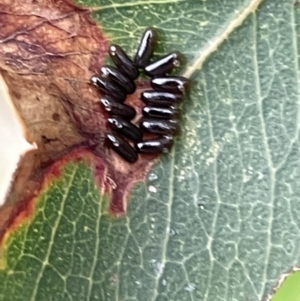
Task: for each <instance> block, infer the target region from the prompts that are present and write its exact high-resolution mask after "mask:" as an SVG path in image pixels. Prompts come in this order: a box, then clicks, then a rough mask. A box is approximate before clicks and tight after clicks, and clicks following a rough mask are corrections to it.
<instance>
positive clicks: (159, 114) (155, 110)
mask: <svg viewBox="0 0 300 301" xmlns="http://www.w3.org/2000/svg"><path fill="white" fill-rule="evenodd" d="M143 116H145V117H149V118H158V119H174V118H178V116H179V109H178V108H175V107H168V108H162V107H153V106H145V107H144V108H143Z"/></svg>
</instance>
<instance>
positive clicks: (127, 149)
mask: <svg viewBox="0 0 300 301" xmlns="http://www.w3.org/2000/svg"><path fill="white" fill-rule="evenodd" d="M106 142H107V144H108V145H109V147H111V148H112V149H113V150H114V151H115V152H116V153H117V154H118V155H119V156H121V157H122V158H123V159H124V160H126V161H127V162H129V163H134V162H136V160H137V159H138V154H137V152H136V151H135V149H134V148H133V147H132V146H131V145H130V144H129V143H128V142H127V141H126V140H124V139H123V138H122V137H120V136H119V135H117V134H116V133H107V135H106Z"/></svg>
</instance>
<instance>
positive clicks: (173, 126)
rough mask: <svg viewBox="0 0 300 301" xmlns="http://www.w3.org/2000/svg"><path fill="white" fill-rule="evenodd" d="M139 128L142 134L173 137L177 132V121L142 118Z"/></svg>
mask: <svg viewBox="0 0 300 301" xmlns="http://www.w3.org/2000/svg"><path fill="white" fill-rule="evenodd" d="M140 128H141V129H142V131H144V132H147V133H152V134H160V135H173V134H177V133H178V132H179V126H178V122H177V120H163V119H161V120H159V119H153V118H151V119H150V118H143V119H142V120H141V123H140Z"/></svg>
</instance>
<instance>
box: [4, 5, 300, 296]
mask: <svg viewBox="0 0 300 301" xmlns="http://www.w3.org/2000/svg"><path fill="white" fill-rule="evenodd" d="M260 2H261V1H250V0H249V1H238V0H235V1H194V0H193V1H192V0H189V1H155V0H153V1H140V2H134V1H132V2H125V1H119V2H113V3H112V2H108V1H104V0H103V1H98V2H97V3H95V1H91V2H88V1H86V2H85V4H89V5H94V17H95V18H96V20H97V21H98V23H99V25H100V26H102V29H103V30H104V31H105V32H106V33H107V34H109V35H110V37H111V41H113V42H117V43H119V44H121V45H122V46H124V48H125V49H126V50H128V51H129V53H131V54H133V53H134V49H135V48H136V46H137V41H138V38H139V36H140V34H141V32H142V31H143V29H144V28H145V27H146V26H148V25H154V26H156V27H158V28H159V29H160V34H161V36H162V40H161V43H160V46H159V51H158V53H165V52H166V51H171V50H173V49H178V50H180V51H182V52H183V53H184V54H185V55H186V56H187V61H188V66H186V67H185V66H184V68H183V70H182V73H184V74H185V75H191V77H192V79H193V83H194V85H193V88H192V91H191V93H190V95H189V97H188V98H187V99H186V101H185V103H184V104H183V108H182V109H183V121H182V133H181V135H180V136H179V137H178V139H177V140H176V143H175V147H174V149H173V150H172V152H171V153H170V154H169V155H166V156H163V157H162V158H161V160H160V161H159V163H158V164H157V165H156V166H155V167H154V168H153V169H152V170H151V171H150V173H149V175H148V178H147V181H146V182H145V183H140V184H138V185H137V186H136V187H135V189H134V191H133V193H132V196H131V198H130V201H129V206H128V213H127V215H126V216H124V217H121V218H113V217H111V216H110V215H109V214H107V213H106V210H105V208H106V205H105V204H106V203H105V202H104V203H103V201H102V198H101V196H100V195H99V192H98V190H97V187H96V186H95V185H94V183H93V181H92V178H93V173H92V170H91V169H90V167H87V166H86V165H85V164H83V163H77V164H75V163H70V164H68V165H67V166H66V169H65V171H64V172H63V174H62V176H61V177H60V178H59V179H58V180H57V181H58V182H57V183H56V184H54V185H52V186H50V187H49V190H48V191H44V192H43V194H42V195H41V197H40V201H39V202H38V205H37V212H36V215H35V217H34V218H33V219H32V221H31V223H29V224H28V225H27V224H25V225H23V226H22V227H21V229H18V230H16V231H15V232H13V233H12V234H9V232H8V234H7V239H6V240H5V241H4V246H5V248H4V260H5V261H6V264H5V268H4V270H3V272H2V273H0V300H5V301H10V300H14V301H18V300H22V301H27V300H102V301H103V300H122V301H123V300H124V301H125V300H126V301H133V300H139V301H143V300H145V301H148V300H149V301H165V300H174V301H175V300H176V301H177V300H178V301H182V300H184V301H185V300H187V301H189V300H191V301H192V300H205V301H216V300H232V301H235V300H238V301H240V300H241V301H243V300H260V299H263V298H266V297H267V295H268V294H269V293H270V292H271V289H272V287H273V286H274V285H275V284H276V282H277V278H278V277H279V276H280V274H282V273H283V272H285V271H287V270H289V269H290V268H291V267H292V266H294V265H297V264H299V252H298V249H299V243H300V239H299V228H300V219H299V217H298V215H299V214H298V212H299V211H300V207H299V204H300V203H299V197H298V196H299V192H300V191H299V188H298V187H299V185H298V183H299V181H300V168H299V157H300V154H299V70H298V69H299V67H298V65H299V55H298V48H299V42H298V40H299V35H300V27H299V20H300V8H299V6H297V5H294V0H293V1H292V0H290V1H282V0H266V1H264V2H263V3H262V4H261V5H260V6H259V8H258V10H257V11H255V8H256V6H257V5H258V4H259V3H260ZM239 25H240V26H239ZM237 26H239V27H237ZM217 48H218V49H217ZM216 49H217V52H214V53H212V52H213V51H214V50H216ZM203 62H204V64H203V66H202V63H203ZM201 66H202V69H201V70H200V68H201ZM100 212H101V213H100Z"/></svg>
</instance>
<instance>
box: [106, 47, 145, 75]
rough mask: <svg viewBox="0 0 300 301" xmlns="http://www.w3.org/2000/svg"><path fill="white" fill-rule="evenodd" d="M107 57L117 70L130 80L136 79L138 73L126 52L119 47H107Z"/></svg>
mask: <svg viewBox="0 0 300 301" xmlns="http://www.w3.org/2000/svg"><path fill="white" fill-rule="evenodd" d="M109 55H110V57H111V59H112V61H113V62H114V63H115V65H116V66H117V68H118V69H119V70H120V71H121V72H122V73H123V74H124V75H126V76H128V77H129V78H131V79H136V78H137V77H138V76H139V74H140V72H139V70H138V68H137V67H136V65H135V64H134V63H133V62H132V60H131V59H130V58H129V57H128V55H127V54H126V52H125V51H124V50H123V49H122V48H121V47H120V46H119V45H115V44H114V45H111V46H110V47H109Z"/></svg>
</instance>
